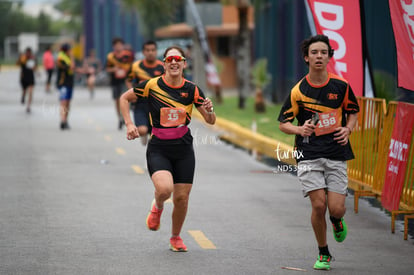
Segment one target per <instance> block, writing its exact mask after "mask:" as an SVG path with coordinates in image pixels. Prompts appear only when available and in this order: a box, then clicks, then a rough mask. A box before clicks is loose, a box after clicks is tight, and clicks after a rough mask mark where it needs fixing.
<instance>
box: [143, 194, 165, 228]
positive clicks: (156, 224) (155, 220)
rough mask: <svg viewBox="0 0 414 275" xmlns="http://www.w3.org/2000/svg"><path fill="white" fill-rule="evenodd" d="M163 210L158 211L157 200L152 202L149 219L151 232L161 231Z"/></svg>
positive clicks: (148, 225)
mask: <svg viewBox="0 0 414 275" xmlns="http://www.w3.org/2000/svg"><path fill="white" fill-rule="evenodd" d="M162 210H163V209H158V208H157V207H156V206H155V200H153V201H152V204H151V211H150V213H149V214H148V217H147V227H148V229H149V230H153V231H157V230H158V229H160V220H161V214H162Z"/></svg>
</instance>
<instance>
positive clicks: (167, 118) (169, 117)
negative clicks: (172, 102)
mask: <svg viewBox="0 0 414 275" xmlns="http://www.w3.org/2000/svg"><path fill="white" fill-rule="evenodd" d="M185 120H186V112H185V110H184V109H181V108H169V107H164V108H161V114H160V122H161V125H162V126H164V127H177V126H180V125H184V124H185Z"/></svg>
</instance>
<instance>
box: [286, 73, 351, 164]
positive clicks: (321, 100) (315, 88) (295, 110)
mask: <svg viewBox="0 0 414 275" xmlns="http://www.w3.org/2000/svg"><path fill="white" fill-rule="evenodd" d="M316 112H317V113H318V114H319V117H320V121H319V123H318V124H317V127H316V130H315V133H314V134H312V136H310V137H309V143H304V142H303V137H302V136H300V135H296V139H295V145H296V147H297V149H298V150H301V151H302V152H303V155H301V159H298V161H300V160H305V159H317V158H328V159H333V160H349V159H353V158H354V154H353V152H352V149H351V146H350V144H349V142H348V144H347V145H345V146H342V145H340V144H338V142H337V141H335V140H334V139H333V138H334V134H335V130H334V129H335V128H337V127H344V126H345V125H346V115H347V114H355V113H358V112H359V106H358V102H357V100H356V97H355V95H354V93H353V91H352V89H351V86H350V85H349V83H348V82H347V81H346V80H344V79H343V78H340V77H339V76H337V75H335V74H332V73H329V74H328V80H327V81H326V82H325V83H323V84H322V85H314V84H312V83H311V82H310V80H309V75H307V76H306V77H304V78H303V79H302V80H300V81H299V82H298V83H297V84H296V85H295V86H294V87H293V88H292V90H291V92H290V94H289V96H288V98H287V99H286V101H285V103H284V105H283V107H282V110H281V111H280V114H279V118H278V120H279V121H280V122H283V123H284V122H293V121H294V119H295V118H296V119H297V120H298V125H299V126H301V125H303V124H304V123H305V121H306V120H308V119H311V118H312V115H313V114H314V113H316Z"/></svg>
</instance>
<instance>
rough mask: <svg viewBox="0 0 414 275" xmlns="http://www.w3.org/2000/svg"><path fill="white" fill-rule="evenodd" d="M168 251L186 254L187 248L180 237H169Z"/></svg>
mask: <svg viewBox="0 0 414 275" xmlns="http://www.w3.org/2000/svg"><path fill="white" fill-rule="evenodd" d="M170 249H171V250H172V251H174V252H187V247H186V246H185V244H184V242H183V240H182V239H181V238H180V236H177V237H171V239H170Z"/></svg>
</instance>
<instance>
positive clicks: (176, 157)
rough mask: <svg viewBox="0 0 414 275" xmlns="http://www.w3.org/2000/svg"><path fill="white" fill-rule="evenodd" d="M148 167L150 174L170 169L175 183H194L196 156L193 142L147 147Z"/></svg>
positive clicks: (149, 145)
mask: <svg viewBox="0 0 414 275" xmlns="http://www.w3.org/2000/svg"><path fill="white" fill-rule="evenodd" d="M147 167H148V171H149V173H150V175H151V176H152V174H154V173H155V172H157V171H160V170H167V171H170V172H171V174H172V176H173V180H174V183H190V184H192V183H193V178H194V168H195V157H194V150H193V145H192V144H172V145H158V144H156V145H154V144H151V142H150V143H149V144H148V147H147Z"/></svg>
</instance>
